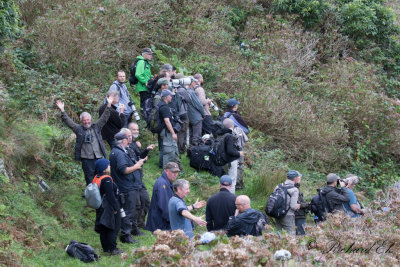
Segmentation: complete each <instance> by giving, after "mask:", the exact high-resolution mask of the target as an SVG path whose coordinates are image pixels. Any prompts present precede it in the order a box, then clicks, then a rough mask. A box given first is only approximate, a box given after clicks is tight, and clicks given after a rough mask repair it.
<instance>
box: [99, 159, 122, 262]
mask: <svg viewBox="0 0 400 267" xmlns="http://www.w3.org/2000/svg"><path fill="white" fill-rule="evenodd" d="M95 172H96V176H95V177H94V179H93V182H95V181H96V179H100V182H99V184H100V187H99V189H100V195H101V198H102V199H103V203H102V205H101V206H100V207H99V208H98V209H97V210H96V222H95V226H94V229H95V231H96V232H97V233H99V234H100V243H101V246H102V248H103V251H104V252H108V253H110V255H119V254H121V253H122V252H123V251H122V250H120V249H118V248H117V236H118V232H119V229H120V226H121V213H120V205H119V201H118V194H119V191H118V187H117V185H116V184H114V182H113V179H112V178H111V176H110V161H109V160H108V159H98V160H97V161H96V163H95Z"/></svg>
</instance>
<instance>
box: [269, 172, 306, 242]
mask: <svg viewBox="0 0 400 267" xmlns="http://www.w3.org/2000/svg"><path fill="white" fill-rule="evenodd" d="M300 181H301V173H299V172H298V171H295V170H291V171H289V172H288V173H287V174H286V181H285V182H284V183H282V185H283V186H284V187H286V188H287V202H286V209H287V210H288V212H287V213H286V215H285V217H283V218H281V219H276V226H277V228H278V231H281V230H282V229H285V230H286V232H288V234H290V235H295V234H296V231H295V214H294V213H295V211H296V210H298V209H299V208H300V204H298V203H297V201H298V199H299V194H300V191H299V189H298V188H297V187H295V184H299V183H300ZM277 188H278V186H276V187H275V190H276V189H277Z"/></svg>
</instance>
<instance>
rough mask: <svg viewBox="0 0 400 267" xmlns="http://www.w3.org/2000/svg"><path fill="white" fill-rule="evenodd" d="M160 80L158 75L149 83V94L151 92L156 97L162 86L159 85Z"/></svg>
mask: <svg viewBox="0 0 400 267" xmlns="http://www.w3.org/2000/svg"><path fill="white" fill-rule="evenodd" d="M159 79H160V77H159V76H158V75H156V76H154V77H153V78H151V79H150V80H149V81H148V82H147V92H149V93H150V94H151V95H155V94H156V93H157V91H158V89H160V88H161V86H159V85H158V84H157V82H158V80H159Z"/></svg>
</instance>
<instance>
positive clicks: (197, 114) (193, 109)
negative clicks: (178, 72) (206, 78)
mask: <svg viewBox="0 0 400 267" xmlns="http://www.w3.org/2000/svg"><path fill="white" fill-rule="evenodd" d="M190 79H191V82H190V84H189V88H188V90H187V92H188V94H189V97H190V99H191V101H190V102H189V103H187V104H188V105H187V106H188V117H189V131H190V138H189V139H190V144H191V145H193V146H197V145H198V144H200V143H201V132H202V122H203V119H204V117H205V116H206V113H205V112H204V108H203V105H202V104H201V103H200V100H199V97H198V96H197V95H196V93H195V91H194V89H195V87H196V86H197V82H198V80H197V79H195V78H193V77H190Z"/></svg>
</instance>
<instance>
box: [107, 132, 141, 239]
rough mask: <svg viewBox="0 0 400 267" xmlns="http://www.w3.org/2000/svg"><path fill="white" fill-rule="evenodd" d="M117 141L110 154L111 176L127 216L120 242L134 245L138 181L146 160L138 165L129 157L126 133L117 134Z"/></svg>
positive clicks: (122, 226) (122, 220) (122, 222)
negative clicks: (133, 225)
mask: <svg viewBox="0 0 400 267" xmlns="http://www.w3.org/2000/svg"><path fill="white" fill-rule="evenodd" d="M115 141H116V145H115V146H114V147H113V149H112V150H111V154H110V165H111V176H112V177H113V178H114V182H115V183H116V184H117V185H118V188H119V190H120V192H121V194H120V195H121V204H122V208H123V209H124V210H125V214H126V216H125V217H124V218H122V219H121V235H120V240H121V242H123V243H134V242H136V241H135V240H134V239H133V238H132V235H131V233H132V224H133V223H134V218H135V211H136V199H137V195H138V190H137V189H136V188H137V184H136V181H137V180H140V172H139V170H140V169H141V168H142V165H143V162H144V159H140V160H139V161H138V162H137V163H134V162H133V161H132V159H131V158H130V157H129V154H128V151H127V147H128V136H127V135H126V134H125V133H123V132H119V133H117V134H116V135H115Z"/></svg>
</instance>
